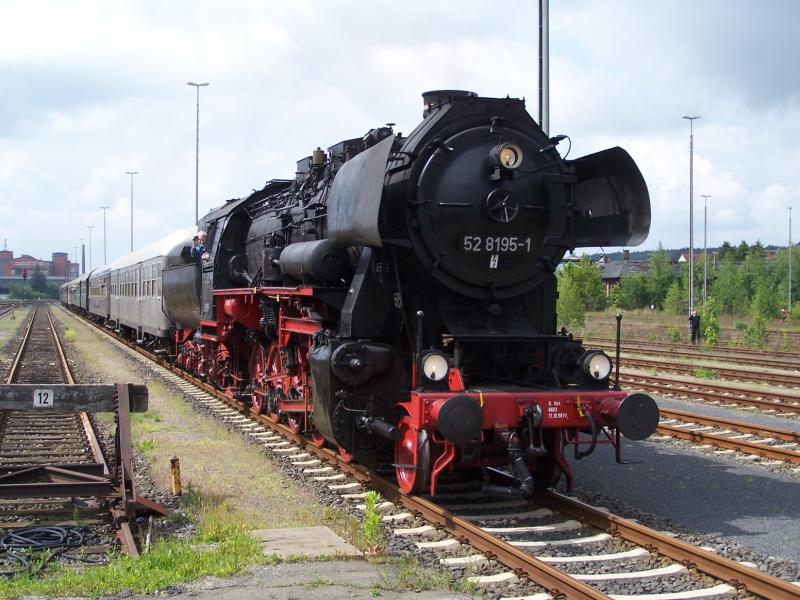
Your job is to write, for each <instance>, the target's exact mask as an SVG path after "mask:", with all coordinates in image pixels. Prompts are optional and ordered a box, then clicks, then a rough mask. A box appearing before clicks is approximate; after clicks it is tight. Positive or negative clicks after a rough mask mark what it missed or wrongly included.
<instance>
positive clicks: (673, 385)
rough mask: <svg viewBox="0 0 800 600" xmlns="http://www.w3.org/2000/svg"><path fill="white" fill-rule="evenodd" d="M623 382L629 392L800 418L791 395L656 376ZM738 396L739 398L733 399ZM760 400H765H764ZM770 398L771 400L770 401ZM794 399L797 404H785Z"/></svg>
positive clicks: (799, 404) (632, 377) (642, 375)
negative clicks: (775, 412) (710, 402)
mask: <svg viewBox="0 0 800 600" xmlns="http://www.w3.org/2000/svg"><path fill="white" fill-rule="evenodd" d="M622 382H623V383H625V384H627V385H628V387H629V388H633V389H641V390H644V391H651V392H656V393H662V394H665V395H684V396H694V397H696V398H702V399H704V400H715V401H718V402H721V403H728V404H742V405H745V406H755V407H757V408H762V409H769V410H776V411H779V412H781V411H782V412H787V413H796V414H800V396H798V395H796V394H792V393H789V392H788V391H787V392H786V393H778V392H768V391H763V390H754V389H745V388H739V387H732V386H726V385H723V384H713V383H706V382H702V383H700V382H694V381H691V382H689V381H684V380H681V379H674V378H670V377H662V376H658V377H656V376H653V375H649V374H646V373H631V372H628V373H623V374H622ZM734 394H736V395H734ZM760 398H764V399H763V400H762V399H760ZM767 398H772V399H771V400H768V399H767ZM784 398H791V400H792V401H793V402H794V403H792V402H788V401H784V400H782V399H784Z"/></svg>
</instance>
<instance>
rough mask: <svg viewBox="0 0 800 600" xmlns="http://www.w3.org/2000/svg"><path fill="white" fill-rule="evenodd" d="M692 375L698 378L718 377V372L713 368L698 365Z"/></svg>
mask: <svg viewBox="0 0 800 600" xmlns="http://www.w3.org/2000/svg"><path fill="white" fill-rule="evenodd" d="M694 376H695V377H697V378H698V379H719V373H718V372H717V371H715V370H714V369H704V368H703V367H698V368H696V369H695V370H694Z"/></svg>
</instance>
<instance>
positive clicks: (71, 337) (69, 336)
mask: <svg viewBox="0 0 800 600" xmlns="http://www.w3.org/2000/svg"><path fill="white" fill-rule="evenodd" d="M77 338H78V334H77V333H75V330H74V329H70V328H69V327H65V328H64V341H65V342H68V343H70V344H71V343H73V342H74V341H75V340H76V339H77Z"/></svg>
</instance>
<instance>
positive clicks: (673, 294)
mask: <svg viewBox="0 0 800 600" xmlns="http://www.w3.org/2000/svg"><path fill="white" fill-rule="evenodd" d="M687 310H689V302H688V300H687V299H686V298H685V297H684V291H683V288H681V286H680V284H678V282H677V281H676V282H675V283H673V284H672V285H670V286H669V288H668V289H667V295H666V296H665V297H664V312H665V313H668V314H671V315H683V314H685V313H686V311H687Z"/></svg>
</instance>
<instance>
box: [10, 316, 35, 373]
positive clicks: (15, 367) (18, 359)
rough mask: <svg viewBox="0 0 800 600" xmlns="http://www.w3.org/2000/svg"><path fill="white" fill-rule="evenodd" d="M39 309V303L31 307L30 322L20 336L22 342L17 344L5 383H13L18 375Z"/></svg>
mask: <svg viewBox="0 0 800 600" xmlns="http://www.w3.org/2000/svg"><path fill="white" fill-rule="evenodd" d="M38 311H39V305H38V304H37V305H36V306H35V308H34V309H33V315H32V316H31V320H30V323H28V329H27V330H25V335H24V336H23V338H22V343H21V344H20V345H19V348H18V349H17V353H16V354H15V355H14V361H13V362H12V363H11V368H10V369H9V371H8V375H7V376H6V383H14V381H15V380H16V379H17V376H18V375H19V369H20V367H21V366H22V355H23V354H25V349H26V348H27V347H28V342H29V341H30V339H31V331H32V330H33V322H34V321H35V320H36V314H37V312H38Z"/></svg>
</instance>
